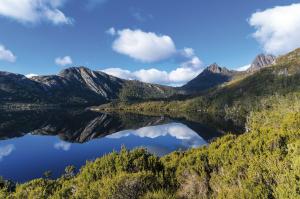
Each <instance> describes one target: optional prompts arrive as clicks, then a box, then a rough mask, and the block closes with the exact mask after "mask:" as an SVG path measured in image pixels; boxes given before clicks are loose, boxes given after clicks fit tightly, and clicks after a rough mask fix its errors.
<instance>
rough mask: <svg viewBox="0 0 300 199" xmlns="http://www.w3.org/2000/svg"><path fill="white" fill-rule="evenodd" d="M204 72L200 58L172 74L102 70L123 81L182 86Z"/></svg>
mask: <svg viewBox="0 0 300 199" xmlns="http://www.w3.org/2000/svg"><path fill="white" fill-rule="evenodd" d="M202 70H203V67H202V62H201V61H200V60H199V58H198V57H194V58H193V59H192V60H190V61H188V62H184V63H183V64H182V65H181V66H180V67H178V68H176V69H175V70H172V71H170V72H167V71H164V70H159V69H156V68H150V69H141V70H137V71H132V72H131V71H129V70H124V69H121V68H107V69H104V70H102V72H105V73H107V74H109V75H113V76H115V77H119V78H122V79H129V80H134V79H135V80H140V81H142V82H147V83H157V84H166V85H173V86H181V85H183V84H185V83H186V82H188V81H190V80H191V79H193V78H195V77H196V76H197V75H199V73H201V71H202Z"/></svg>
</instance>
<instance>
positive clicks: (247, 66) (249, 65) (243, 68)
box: [236, 64, 251, 71]
mask: <svg viewBox="0 0 300 199" xmlns="http://www.w3.org/2000/svg"><path fill="white" fill-rule="evenodd" d="M250 67H251V64H248V65H245V66H241V67H239V68H237V69H236V70H237V71H246V70H248V69H249V68H250Z"/></svg>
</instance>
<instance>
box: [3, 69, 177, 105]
mask: <svg viewBox="0 0 300 199" xmlns="http://www.w3.org/2000/svg"><path fill="white" fill-rule="evenodd" d="M176 92H177V91H176V89H174V88H171V87H167V86H160V85H155V84H146V83H142V82H138V81H128V80H123V79H120V78H117V77H113V76H110V75H107V74H105V73H103V72H99V71H92V70H90V69H88V68H85V67H72V68H68V69H65V70H63V71H61V72H60V73H59V74H58V75H49V76H36V77H32V78H30V79H28V78H26V77H25V76H23V75H18V74H13V73H6V72H0V102H1V104H7V103H11V104H13V103H32V104H35V103H39V104H59V105H67V106H73V105H79V106H87V105H100V104H103V103H107V102H110V101H112V100H118V99H120V97H121V98H122V99H136V100H139V99H155V98H167V97H170V96H171V95H173V94H175V93H176Z"/></svg>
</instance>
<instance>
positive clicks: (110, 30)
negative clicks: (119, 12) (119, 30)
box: [106, 27, 116, 36]
mask: <svg viewBox="0 0 300 199" xmlns="http://www.w3.org/2000/svg"><path fill="white" fill-rule="evenodd" d="M106 33H107V34H109V35H112V36H114V35H116V29H115V28H114V27H111V28H110V29H108V30H107V31H106Z"/></svg>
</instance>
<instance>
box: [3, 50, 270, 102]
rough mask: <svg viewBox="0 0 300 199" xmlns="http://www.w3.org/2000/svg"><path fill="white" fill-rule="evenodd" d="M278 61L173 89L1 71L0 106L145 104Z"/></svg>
mask: <svg viewBox="0 0 300 199" xmlns="http://www.w3.org/2000/svg"><path fill="white" fill-rule="evenodd" d="M274 62H275V57H274V56H272V55H263V54H260V55H258V56H257V57H256V58H255V60H254V61H253V63H252V64H251V67H250V68H249V69H248V70H247V71H243V72H239V71H234V70H229V69H227V68H226V67H220V66H219V65H217V64H216V63H214V64H212V65H210V66H208V67H207V68H206V69H204V70H203V72H202V73H200V74H199V75H198V76H197V77H196V78H194V79H193V80H191V81H190V82H188V83H187V84H186V85H184V86H182V87H170V86H162V85H157V84H150V83H143V82H140V81H136V80H124V79H120V78H117V77H114V76H111V75H108V74H105V73H103V72H100V71H92V70H90V69H88V68H86V67H71V68H67V69H64V70H62V71H61V72H60V73H59V74H57V75H47V76H34V77H31V78H27V77H25V76H24V75H20V74H14V73H9V72H0V103H1V104H2V105H7V104H16V103H21V104H22V103H24V104H26V103H31V104H56V105H63V106H89V105H101V104H105V103H108V102H112V101H143V100H154V99H166V98H170V97H171V96H176V95H185V94H191V93H201V92H203V91H206V90H208V89H212V88H215V87H217V86H219V85H222V84H224V83H226V82H230V81H231V80H233V79H235V78H237V77H240V76H247V75H249V74H252V73H253V72H255V71H258V70H260V69H262V68H264V67H266V66H269V65H271V64H272V63H274Z"/></svg>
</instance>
